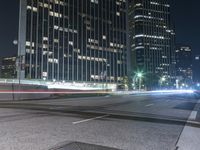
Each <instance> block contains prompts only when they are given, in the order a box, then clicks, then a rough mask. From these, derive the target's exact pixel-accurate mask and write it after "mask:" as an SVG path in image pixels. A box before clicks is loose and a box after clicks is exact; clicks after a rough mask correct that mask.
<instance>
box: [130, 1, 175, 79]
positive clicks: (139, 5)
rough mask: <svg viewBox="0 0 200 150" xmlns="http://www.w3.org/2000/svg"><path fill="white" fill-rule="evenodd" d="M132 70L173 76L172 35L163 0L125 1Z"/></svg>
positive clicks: (167, 11) (167, 9)
mask: <svg viewBox="0 0 200 150" xmlns="http://www.w3.org/2000/svg"><path fill="white" fill-rule="evenodd" d="M128 9H129V10H128V11H129V37H130V43H131V44H130V49H131V64H132V66H131V68H132V70H137V69H138V70H140V71H141V70H142V71H143V72H144V73H145V74H147V75H149V74H152V76H158V77H165V78H166V79H169V80H172V78H174V77H175V48H174V42H175V33H174V30H173V28H172V23H171V19H170V5H169V2H168V1H167V0H129V8H128Z"/></svg>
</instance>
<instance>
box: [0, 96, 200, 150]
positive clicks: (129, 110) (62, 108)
mask: <svg viewBox="0 0 200 150" xmlns="http://www.w3.org/2000/svg"><path fill="white" fill-rule="evenodd" d="M189 119H190V120H189ZM188 120H189V121H188ZM186 125H187V126H188V127H190V128H195V131H196V133H197V132H199V133H200V111H199V99H198V97H197V96H195V94H159V93H158V94H145V95H142V94H139V95H137V94H135V95H119V96H105V97H93V98H92V97H91V98H75V99H55V100H35V101H34V100H32V101H12V102H8V101H6V102H0V149H1V150H109V149H110V150H112V149H113V150H114V149H123V150H175V149H177V150H179V149H180V150H181V149H184V148H185V147H186V146H183V144H186V142H185V139H187V135H188V133H185V130H188V129H185V127H186ZM187 132H189V133H191V134H192V135H191V137H190V139H191V140H192V137H194V135H193V134H195V133H192V131H191V132H190V131H189V130H188V131H187ZM184 133H185V134H184ZM184 135H185V136H184ZM198 140H199V139H198ZM193 141H194V140H193ZM198 142H199V144H200V140H199V141H197V142H196V143H197V144H198ZM196 143H195V144H196ZM188 144H192V143H187V145H188ZM193 144H194V143H193ZM181 146H182V147H181ZM198 148H199V147H197V145H193V149H194V150H196V149H197V150H198ZM185 149H186V148H185ZM190 150H191V149H190Z"/></svg>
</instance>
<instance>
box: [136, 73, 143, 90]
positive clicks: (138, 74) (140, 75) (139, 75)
mask: <svg viewBox="0 0 200 150" xmlns="http://www.w3.org/2000/svg"><path fill="white" fill-rule="evenodd" d="M137 77H138V78H139V91H141V86H142V85H141V84H142V77H143V74H142V73H141V72H138V73H137Z"/></svg>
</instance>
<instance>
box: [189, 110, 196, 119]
mask: <svg viewBox="0 0 200 150" xmlns="http://www.w3.org/2000/svg"><path fill="white" fill-rule="evenodd" d="M196 117H197V111H192V112H191V114H190V117H189V120H195V119H196Z"/></svg>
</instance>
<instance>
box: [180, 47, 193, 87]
mask: <svg viewBox="0 0 200 150" xmlns="http://www.w3.org/2000/svg"><path fill="white" fill-rule="evenodd" d="M176 72H177V73H176V76H177V79H179V80H180V81H181V82H182V83H183V84H187V85H191V84H192V75H193V73H192V49H191V47H190V46H184V45H177V46H176Z"/></svg>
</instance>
